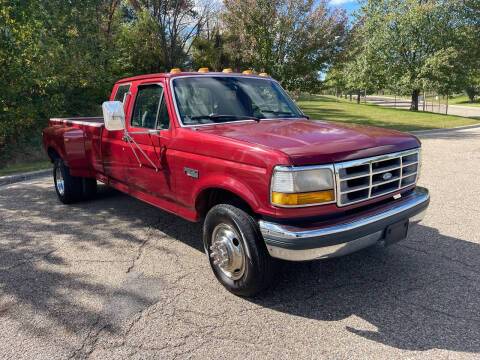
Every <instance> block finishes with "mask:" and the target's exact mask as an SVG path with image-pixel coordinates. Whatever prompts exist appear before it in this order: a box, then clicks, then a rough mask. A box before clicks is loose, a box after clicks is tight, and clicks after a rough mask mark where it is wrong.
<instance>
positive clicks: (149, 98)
mask: <svg viewBox="0 0 480 360" xmlns="http://www.w3.org/2000/svg"><path fill="white" fill-rule="evenodd" d="M132 92H133V94H134V98H135V101H134V104H133V106H132V110H131V114H130V120H129V121H127V130H128V132H129V134H130V138H131V140H130V141H129V147H130V149H129V150H130V151H129V163H130V166H129V169H128V178H129V186H130V188H131V189H132V190H140V191H142V192H144V193H148V194H151V195H154V196H156V197H162V198H171V196H172V194H173V184H172V182H171V181H170V169H169V166H168V161H167V151H168V146H169V144H170V140H171V127H170V117H169V114H168V110H167V106H166V104H165V96H164V84H163V82H155V83H144V84H138V85H137V86H135V87H134V89H133V91H132Z"/></svg>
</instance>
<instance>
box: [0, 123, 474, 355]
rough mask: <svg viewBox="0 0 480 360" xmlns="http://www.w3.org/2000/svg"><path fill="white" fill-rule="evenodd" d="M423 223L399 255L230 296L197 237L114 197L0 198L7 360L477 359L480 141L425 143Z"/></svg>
mask: <svg viewBox="0 0 480 360" xmlns="http://www.w3.org/2000/svg"><path fill="white" fill-rule="evenodd" d="M423 142H424V167H423V169H422V177H421V183H422V184H423V185H426V186H428V187H429V188H430V189H431V193H432V204H431V209H430V212H429V214H428V216H427V218H426V219H425V221H424V223H423V225H420V226H418V227H417V228H415V229H414V230H413V231H412V234H411V236H410V237H409V239H408V240H406V241H404V242H402V243H400V244H398V245H395V246H392V247H390V248H388V249H377V248H373V249H367V250H365V251H362V252H360V253H357V254H353V255H351V256H348V257H344V258H341V259H336V260H328V261H318V262H311V263H302V264H293V263H292V264H289V263H285V264H282V268H281V273H280V275H279V277H278V280H277V284H276V285H275V286H274V287H273V288H272V289H271V290H269V291H268V292H266V293H265V294H263V295H262V296H259V297H257V298H254V299H250V300H246V299H242V298H238V297H235V296H233V295H231V294H229V293H227V292H226V291H225V290H223V288H222V287H221V286H220V285H219V284H218V283H217V281H216V280H215V279H214V277H213V275H212V273H211V271H210V269H209V267H208V265H207V261H206V259H205V255H204V254H203V253H202V249H201V241H200V231H201V229H200V226H198V225H192V224H190V223H187V222H185V221H183V220H179V219H177V218H175V217H174V216H171V215H168V214H165V213H163V212H161V211H159V210H156V209H155V208H153V207H151V206H149V205H145V204H143V203H141V202H139V201H136V200H134V199H132V198H129V197H127V196H124V195H121V194H118V193H116V192H109V191H103V192H102V194H101V196H100V198H99V199H98V200H96V201H92V202H86V203H82V204H78V205H74V206H68V207H67V206H63V205H60V204H59V203H58V202H57V200H56V198H55V194H54V192H53V189H52V185H51V181H50V179H40V180H36V181H32V182H25V183H17V184H13V185H8V186H4V187H0V339H1V341H0V358H2V359H49V360H50V359H67V358H87V357H89V358H92V359H122V358H134V359H149V358H157V359H158V358H161V359H174V358H218V359H258V358H262V359H263V358H265V359H283V358H292V359H298V358H321V357H322V358H342V359H346V358H363V359H366V358H368V359H372V358H381V359H385V358H389V359H395V358H407V357H408V358H411V359H413V358H465V359H466V358H469V359H473V358H477V359H478V357H479V354H480V341H479V339H480V232H479V228H480V206H479V204H480V181H479V179H480V166H479V165H480V129H477V130H472V129H470V130H464V131H453V132H443V133H437V134H435V135H424V136H423Z"/></svg>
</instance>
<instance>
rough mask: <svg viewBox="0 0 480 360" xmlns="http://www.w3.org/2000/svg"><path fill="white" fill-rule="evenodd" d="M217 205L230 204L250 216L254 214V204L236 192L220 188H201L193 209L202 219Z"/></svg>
mask: <svg viewBox="0 0 480 360" xmlns="http://www.w3.org/2000/svg"><path fill="white" fill-rule="evenodd" d="M218 204H230V205H234V206H236V207H239V208H241V209H242V210H244V211H246V212H247V213H248V214H250V215H254V214H255V210H254V209H255V208H256V203H255V202H252V200H251V199H250V200H247V199H246V197H245V196H242V195H240V194H238V192H237V191H236V190H232V189H231V188H225V187H221V186H210V187H206V188H203V189H202V190H201V191H200V192H199V193H198V194H197V196H196V198H195V209H196V211H197V214H198V216H199V217H200V218H204V217H205V216H206V214H207V213H208V211H209V210H210V209H211V208H212V207H214V206H215V205H218Z"/></svg>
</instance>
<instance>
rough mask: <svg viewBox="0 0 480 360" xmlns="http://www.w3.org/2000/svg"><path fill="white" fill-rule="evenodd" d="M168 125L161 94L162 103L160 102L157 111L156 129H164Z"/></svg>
mask: <svg viewBox="0 0 480 360" xmlns="http://www.w3.org/2000/svg"><path fill="white" fill-rule="evenodd" d="M169 127H170V118H169V117H168V110H167V104H166V103H165V96H162V103H161V104H160V111H159V112H158V120H157V129H158V130H166V129H168V128H169Z"/></svg>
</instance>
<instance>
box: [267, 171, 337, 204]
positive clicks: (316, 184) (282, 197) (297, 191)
mask: <svg viewBox="0 0 480 360" xmlns="http://www.w3.org/2000/svg"><path fill="white" fill-rule="evenodd" d="M334 188H335V184H334V180H333V167H332V166H318V167H301V168H295V167H286V166H277V167H275V169H274V170H273V175H272V185H271V202H272V204H273V205H276V206H281V207H299V206H312V205H319V204H325V203H331V202H334V201H335V191H334Z"/></svg>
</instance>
